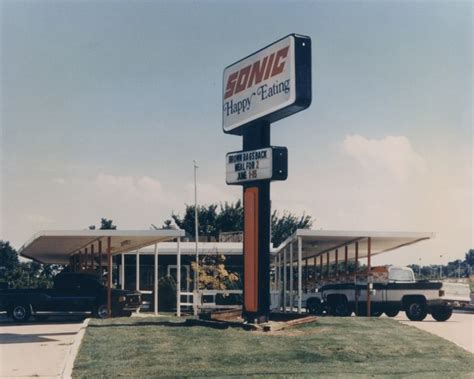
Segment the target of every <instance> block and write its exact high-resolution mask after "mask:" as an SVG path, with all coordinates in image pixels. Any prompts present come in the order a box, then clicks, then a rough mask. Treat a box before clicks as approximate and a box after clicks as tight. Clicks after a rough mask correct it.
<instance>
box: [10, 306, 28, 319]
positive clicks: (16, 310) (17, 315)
mask: <svg viewBox="0 0 474 379" xmlns="http://www.w3.org/2000/svg"><path fill="white" fill-rule="evenodd" d="M11 315H12V318H13V319H14V320H15V321H19V322H26V321H28V320H29V319H30V317H31V306H30V305H29V304H16V305H14V306H13V307H12V310H11Z"/></svg>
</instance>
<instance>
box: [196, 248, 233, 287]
mask: <svg viewBox="0 0 474 379" xmlns="http://www.w3.org/2000/svg"><path fill="white" fill-rule="evenodd" d="M225 259H226V258H225V256H224V255H222V254H215V255H205V256H202V257H201V258H200V259H199V267H198V268H197V271H198V277H199V288H200V289H208V290H211V289H213V290H226V289H228V288H229V287H231V286H232V284H234V283H236V282H237V281H238V280H239V275H238V274H237V273H234V272H229V271H228V270H227V269H226V268H225ZM191 266H192V268H193V270H196V262H192V263H191Z"/></svg>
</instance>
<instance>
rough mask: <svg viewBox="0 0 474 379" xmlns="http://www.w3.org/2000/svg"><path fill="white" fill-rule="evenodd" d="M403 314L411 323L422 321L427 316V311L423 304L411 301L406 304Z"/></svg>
mask: <svg viewBox="0 0 474 379" xmlns="http://www.w3.org/2000/svg"><path fill="white" fill-rule="evenodd" d="M405 314H406V315H407V317H408V318H409V319H410V320H411V321H423V320H424V319H425V317H426V315H427V314H428V309H427V307H426V304H425V303H424V302H421V301H412V302H410V303H408V305H407V307H406V309H405Z"/></svg>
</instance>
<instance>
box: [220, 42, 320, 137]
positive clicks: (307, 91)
mask: <svg viewBox="0 0 474 379" xmlns="http://www.w3.org/2000/svg"><path fill="white" fill-rule="evenodd" d="M310 44H311V40H310V39H309V38H308V37H306V36H300V35H296V34H291V35H289V36H287V37H285V38H283V39H281V40H279V41H277V42H275V43H273V44H271V45H269V46H267V47H265V48H263V49H261V50H259V51H257V52H256V53H254V54H252V55H250V56H248V57H246V58H244V59H242V60H240V61H238V62H236V63H234V64H232V65H230V66H228V67H226V68H225V69H224V80H223V106H222V122H223V129H224V132H225V133H231V134H242V128H243V127H244V126H245V125H247V124H249V123H251V122H252V121H255V120H261V121H266V122H268V123H271V122H274V121H277V120H279V119H281V118H284V117H287V116H289V115H291V114H293V113H296V112H298V111H300V110H303V109H305V108H307V107H308V106H309V105H310V103H311V83H308V80H307V79H308V77H309V78H311V49H310Z"/></svg>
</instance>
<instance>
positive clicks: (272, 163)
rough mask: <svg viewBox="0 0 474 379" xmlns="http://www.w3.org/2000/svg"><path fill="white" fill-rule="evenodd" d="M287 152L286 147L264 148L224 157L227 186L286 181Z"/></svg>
mask: <svg viewBox="0 0 474 379" xmlns="http://www.w3.org/2000/svg"><path fill="white" fill-rule="evenodd" d="M287 176H288V150H287V149H286V147H279V146H278V147H277V146H273V147H266V148H262V149H257V150H246V151H234V152H231V153H228V154H227V155H226V182H227V184H244V183H248V182H254V181H259V180H286V178H287Z"/></svg>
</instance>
